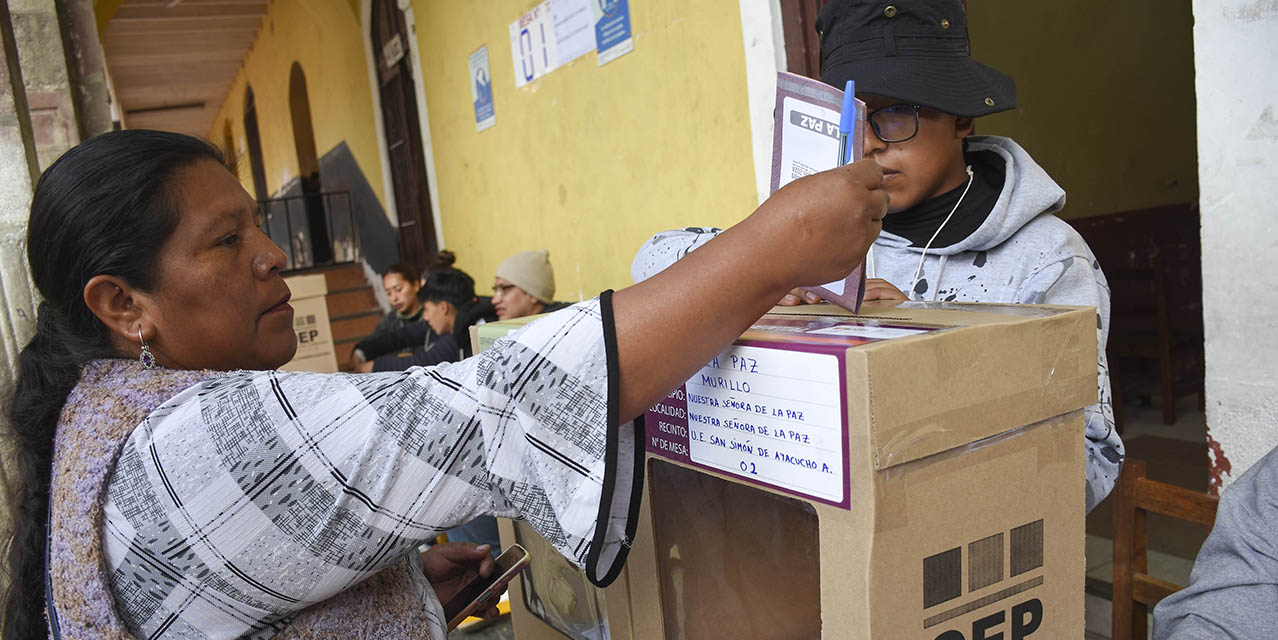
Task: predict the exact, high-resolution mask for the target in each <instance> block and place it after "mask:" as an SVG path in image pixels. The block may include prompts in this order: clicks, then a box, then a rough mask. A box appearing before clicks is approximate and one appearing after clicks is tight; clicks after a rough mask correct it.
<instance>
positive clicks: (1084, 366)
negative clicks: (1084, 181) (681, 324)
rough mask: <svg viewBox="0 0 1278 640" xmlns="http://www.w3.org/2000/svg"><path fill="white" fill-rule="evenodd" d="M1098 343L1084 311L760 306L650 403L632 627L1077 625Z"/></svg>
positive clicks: (1013, 630) (1051, 631)
mask: <svg viewBox="0 0 1278 640" xmlns="http://www.w3.org/2000/svg"><path fill="white" fill-rule="evenodd" d="M672 348H677V345H673V344H672ZM1096 355H1097V353H1096V313H1095V310H1093V309H1090V308H1072V307H1036V306H1028V305H1024V306H1021V305H972V304H953V303H941V304H936V303H933V304H921V303H919V304H914V303H911V304H906V305H901V306H896V307H882V306H874V305H870V304H867V305H866V307H865V308H863V310H862V313H861V314H859V315H856V316H851V315H848V314H846V313H845V312H842V311H841V310H839V309H835V308H832V307H828V306H816V307H799V308H793V309H788V310H781V309H778V310H777V311H775V312H774V313H773V314H769V315H768V316H766V317H765V318H763V319H762V320H761V321H760V322H759V323H758V324H756V325H755V326H754V327H753V328H752V329H751V330H750V331H748V332H747V333H746V334H744V335H743V336H742V338H741V339H740V340H739V341H737V343H736V344H735V345H733V347H731V348H730V349H728V350H726V351H724V352H723V353H722V354H720V356H719V357H718V358H716V359H715V360H714V361H712V362H711V363H709V364H708V365H707V366H706V367H705V368H703V369H702V370H701V371H700V372H698V373H697V375H695V376H694V377H693V378H692V379H691V380H689V381H688V382H687V384H685V385H683V386H682V387H680V388H679V389H677V390H676V391H675V392H674V393H672V394H670V396H669V397H667V398H666V399H665V400H663V401H661V402H659V403H658V404H657V405H656V406H654V407H653V408H652V409H651V410H650V411H649V412H648V414H647V416H646V421H645V422H646V424H645V430H646V436H645V438H646V447H647V452H648V453H647V460H646V465H647V473H646V486H645V493H646V495H645V498H644V500H643V506H642V508H641V515H640V521H639V529H638V533H637V534H636V539H635V541H634V546H633V548H632V550H631V553H630V559H629V562H628V564H627V572H628V574H627V578H628V579H627V583H628V588H629V595H630V598H631V606H630V608H631V610H632V611H634V612H642V613H640V614H636V615H633V616H632V617H631V622H632V629H631V635H632V637H634V638H662V637H665V638H688V639H703V638H704V639H711V638H713V639H718V638H752V639H769V638H778V639H779V638H787V639H788V638H876V639H883V638H922V639H927V640H933V639H935V640H960V639H965V640H975V639H985V638H997V637H1002V638H1004V639H1006V640H1021V639H1023V638H1035V639H1039V638H1079V637H1082V635H1083V581H1084V552H1083V548H1084V533H1083V524H1084V517H1083V516H1084V441H1083V408H1084V407H1085V406H1087V405H1089V404H1092V403H1095V402H1096V399H1097V360H1096Z"/></svg>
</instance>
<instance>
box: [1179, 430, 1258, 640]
mask: <svg viewBox="0 0 1278 640" xmlns="http://www.w3.org/2000/svg"><path fill="white" fill-rule="evenodd" d="M1154 638H1155V640H1200V639H1201V640H1216V639H1217V638H1230V639H1232V640H1250V639H1251V638H1278V448H1275V449H1272V450H1270V452H1269V453H1268V454H1266V455H1265V457H1263V458H1261V459H1260V462H1257V463H1256V464H1254V465H1252V467H1251V468H1250V469H1248V470H1247V472H1246V473H1244V474H1242V477H1240V478H1238V480H1237V481H1236V482H1234V483H1233V484H1231V485H1229V487H1228V488H1227V489H1225V492H1224V493H1223V494H1221V496H1220V505H1219V506H1218V507H1217V508H1216V525H1215V526H1214V527H1212V529H1211V535H1209V536H1207V541H1206V542H1204V543H1203V548H1202V549H1201V550H1199V551H1198V559H1197V560H1196V561H1194V571H1193V573H1191V574H1190V576H1189V586H1188V587H1186V588H1185V589H1182V590H1181V591H1177V592H1176V593H1173V594H1172V595H1170V596H1167V597H1166V598H1165V599H1163V601H1162V602H1159V603H1158V607H1157V608H1155V609H1154Z"/></svg>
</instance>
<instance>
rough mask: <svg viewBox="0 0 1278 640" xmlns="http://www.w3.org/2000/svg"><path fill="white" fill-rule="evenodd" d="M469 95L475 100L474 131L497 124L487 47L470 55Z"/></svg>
mask: <svg viewBox="0 0 1278 640" xmlns="http://www.w3.org/2000/svg"><path fill="white" fill-rule="evenodd" d="M470 93H471V97H472V98H474V100H475V130H476V131H483V130H484V129H487V128H488V127H491V126H493V125H495V124H497V114H496V112H495V111H494V110H493V74H492V68H491V67H489V66H488V45H484V46H482V47H480V48H478V49H476V50H475V52H474V53H472V54H470Z"/></svg>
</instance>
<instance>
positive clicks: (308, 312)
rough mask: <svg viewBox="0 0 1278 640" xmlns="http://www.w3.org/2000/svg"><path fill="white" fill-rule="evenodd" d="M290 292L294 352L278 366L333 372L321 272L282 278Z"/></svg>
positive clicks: (325, 289)
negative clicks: (295, 338) (295, 349)
mask: <svg viewBox="0 0 1278 640" xmlns="http://www.w3.org/2000/svg"><path fill="white" fill-rule="evenodd" d="M284 282H285V283H286V284H288V290H289V291H290V292H291V293H292V297H291V298H289V304H290V305H292V306H293V329H294V331H296V332H297V353H296V354H294V356H293V359H292V360H290V361H289V362H288V364H285V365H284V366H282V367H280V369H282V370H284V371H311V372H314V373H336V372H337V354H336V352H335V351H334V349H333V329H332V327H331V326H330V324H329V321H328V284H327V283H326V281H325V279H324V274H314V275H303V276H293V277H290V278H285V279H284Z"/></svg>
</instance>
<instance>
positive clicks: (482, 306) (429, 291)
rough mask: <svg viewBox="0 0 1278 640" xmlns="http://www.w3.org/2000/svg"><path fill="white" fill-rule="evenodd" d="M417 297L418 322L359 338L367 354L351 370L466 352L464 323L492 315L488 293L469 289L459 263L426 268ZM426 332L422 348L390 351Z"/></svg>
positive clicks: (397, 366)
mask: <svg viewBox="0 0 1278 640" xmlns="http://www.w3.org/2000/svg"><path fill="white" fill-rule="evenodd" d="M418 297H420V298H421V304H422V320H423V322H420V323H416V324H410V325H406V326H404V327H402V328H400V329H399V330H398V331H394V332H391V333H387V334H383V335H380V336H369V337H368V338H366V339H365V340H364V341H363V342H362V343H361V344H363V345H364V349H365V353H366V354H367V355H368V357H369V358H370V360H368V361H366V362H363V363H361V364H359V365H357V366H356V367H355V369H354V370H355V371H356V372H359V373H369V372H372V371H403V370H405V369H407V368H409V367H415V366H416V367H428V366H431V365H436V364H441V363H444V362H457V361H458V360H461V359H463V358H467V357H470V355H471V346H470V328H471V327H472V326H474V325H476V324H483V323H485V322H492V321H493V320H496V319H497V313H496V311H494V310H493V305H492V303H491V302H489V300H488V298H480V297H477V296H476V295H475V280H474V279H473V278H471V277H470V276H469V275H468V274H467V273H466V272H464V271H461V270H460V269H453V268H451V267H450V268H447V269H438V270H435V271H432V272H430V273H429V274H428V275H427V276H426V283H425V284H424V285H423V286H422V288H421V289H420V290H419V291H418ZM427 335H431V336H436V337H435V338H434V339H432V340H431V342H430V346H429V347H428V348H426V349H425V350H422V351H416V352H414V353H412V354H410V355H407V356H404V355H401V354H397V353H395V350H396V349H397V348H399V347H401V346H403V345H412V344H421V342H422V340H423V339H424V338H425V337H426V336H427Z"/></svg>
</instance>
